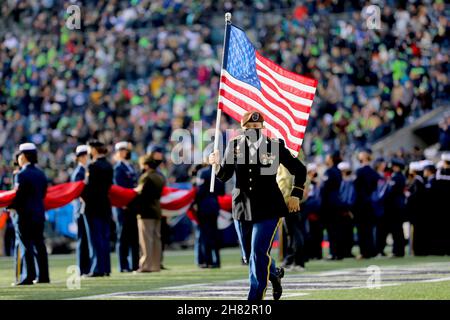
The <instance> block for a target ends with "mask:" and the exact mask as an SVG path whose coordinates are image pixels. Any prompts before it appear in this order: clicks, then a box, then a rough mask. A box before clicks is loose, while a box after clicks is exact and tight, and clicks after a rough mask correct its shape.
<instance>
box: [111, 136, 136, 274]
mask: <svg viewBox="0 0 450 320" xmlns="http://www.w3.org/2000/svg"><path fill="white" fill-rule="evenodd" d="M115 150H116V159H117V163H116V164H115V165H114V183H115V184H117V185H119V186H121V187H124V188H130V189H132V188H135V187H136V185H137V174H136V171H135V170H134V168H133V166H132V165H131V164H130V162H129V160H130V159H131V143H129V142H127V141H121V142H118V143H116V145H115ZM131 211H132V210H130V209H127V208H113V213H114V220H115V222H116V232H117V244H116V250H117V255H118V257H119V270H120V272H130V271H135V270H137V269H138V268H139V236H138V227H137V219H136V213H135V212H131Z"/></svg>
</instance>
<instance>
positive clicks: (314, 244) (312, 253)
mask: <svg viewBox="0 0 450 320" xmlns="http://www.w3.org/2000/svg"><path fill="white" fill-rule="evenodd" d="M307 171H308V179H307V180H306V184H305V194H306V195H307V197H306V200H305V202H304V205H303V207H302V210H303V212H304V214H305V216H306V217H307V237H306V243H305V245H306V252H307V257H308V259H318V260H320V259H322V255H323V253H322V251H323V250H322V241H323V221H322V217H321V216H320V202H321V201H320V188H319V182H318V179H317V177H318V174H317V165H316V164H315V163H308V165H307Z"/></svg>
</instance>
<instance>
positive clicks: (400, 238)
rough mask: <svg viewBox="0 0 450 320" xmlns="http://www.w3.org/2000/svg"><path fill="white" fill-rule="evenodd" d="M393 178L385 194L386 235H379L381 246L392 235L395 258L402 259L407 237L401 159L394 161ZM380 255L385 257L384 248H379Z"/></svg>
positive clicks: (392, 163) (404, 182)
mask: <svg viewBox="0 0 450 320" xmlns="http://www.w3.org/2000/svg"><path fill="white" fill-rule="evenodd" d="M391 167H392V176H391V178H390V179H389V181H388V187H387V189H386V194H385V200H384V201H385V209H384V216H385V221H386V229H385V233H384V234H383V235H382V234H381V233H379V236H380V237H382V239H380V242H379V244H381V243H383V244H385V243H386V236H387V235H388V234H389V233H391V234H392V238H393V240H394V247H393V256H395V257H402V256H404V254H405V236H404V233H403V222H404V221H405V194H404V189H405V186H406V179H405V176H404V175H403V172H402V171H403V169H404V167H405V163H404V162H403V160H401V159H396V158H394V159H392V160H391ZM378 249H379V251H380V252H379V253H380V254H382V255H384V246H379V248H378Z"/></svg>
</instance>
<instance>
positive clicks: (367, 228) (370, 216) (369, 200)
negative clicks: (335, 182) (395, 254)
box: [353, 149, 379, 259]
mask: <svg viewBox="0 0 450 320" xmlns="http://www.w3.org/2000/svg"><path fill="white" fill-rule="evenodd" d="M358 159H359V162H360V164H361V167H360V168H359V169H358V170H356V178H355V182H354V184H355V196H356V198H355V205H354V210H353V211H354V212H353V214H354V216H355V224H356V228H357V230H358V244H359V249H360V256H359V258H364V259H367V258H372V257H375V256H376V255H377V250H376V246H375V238H374V231H375V223H376V217H375V205H374V203H373V197H372V196H373V193H374V192H375V191H376V190H377V187H378V179H379V175H378V173H377V172H376V171H375V170H374V169H373V168H372V167H371V166H370V162H371V159H372V152H371V151H370V150H368V149H366V150H363V151H361V152H359V154H358Z"/></svg>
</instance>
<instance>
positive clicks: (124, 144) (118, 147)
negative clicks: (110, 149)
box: [114, 141, 128, 151]
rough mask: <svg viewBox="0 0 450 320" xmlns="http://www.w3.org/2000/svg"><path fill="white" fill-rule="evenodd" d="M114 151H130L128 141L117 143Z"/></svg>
mask: <svg viewBox="0 0 450 320" xmlns="http://www.w3.org/2000/svg"><path fill="white" fill-rule="evenodd" d="M114 149H115V150H116V151H119V150H123V149H126V150H128V141H120V142H117V143H116V144H115V146H114Z"/></svg>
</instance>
